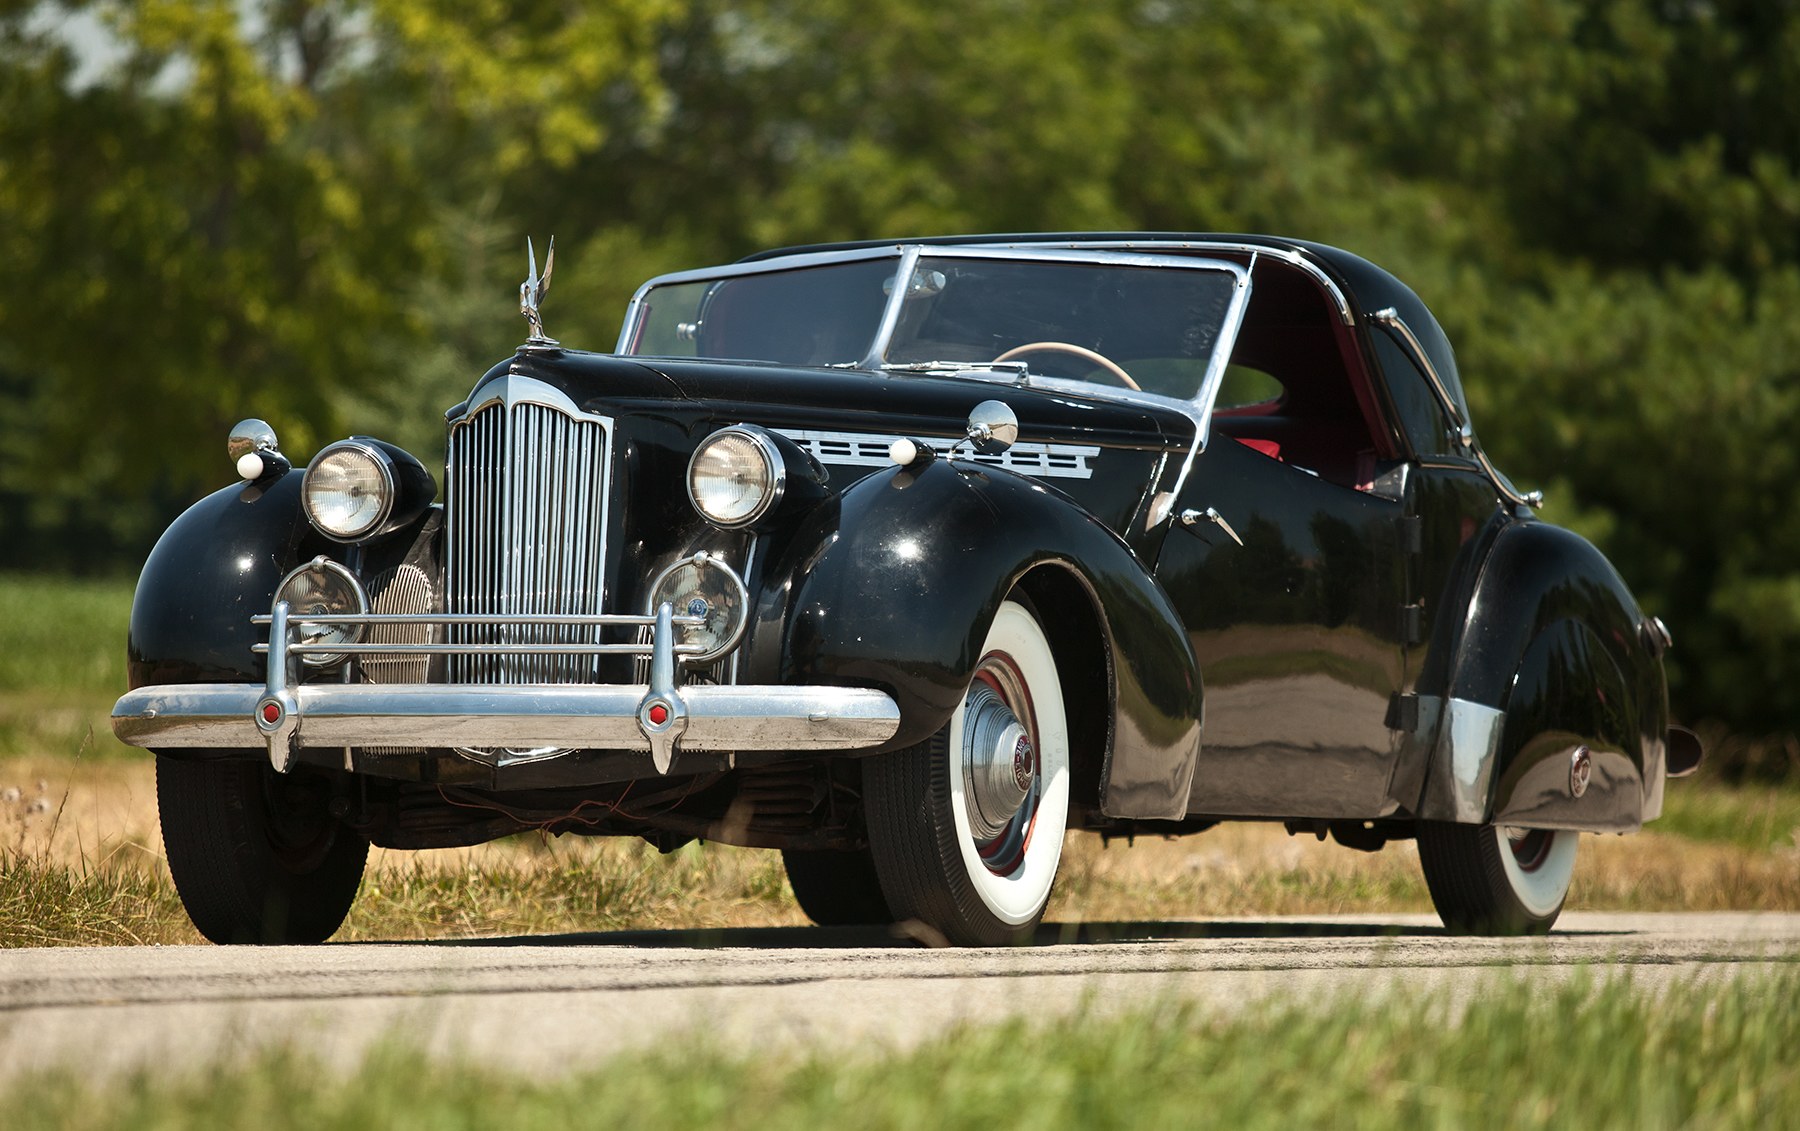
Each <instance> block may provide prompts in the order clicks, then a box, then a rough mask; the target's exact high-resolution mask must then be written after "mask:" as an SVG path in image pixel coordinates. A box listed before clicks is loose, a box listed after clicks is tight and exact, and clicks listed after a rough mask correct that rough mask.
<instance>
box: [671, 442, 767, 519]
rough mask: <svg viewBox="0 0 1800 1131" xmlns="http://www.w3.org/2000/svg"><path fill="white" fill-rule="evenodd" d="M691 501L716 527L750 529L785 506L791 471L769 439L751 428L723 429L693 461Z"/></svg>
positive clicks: (702, 446)
mask: <svg viewBox="0 0 1800 1131" xmlns="http://www.w3.org/2000/svg"><path fill="white" fill-rule="evenodd" d="M687 479H688V497H689V498H690V499H692V500H693V503H694V509H695V510H697V511H699V512H700V517H702V518H704V519H706V521H708V522H710V523H713V524H714V525H716V526H725V527H733V526H745V525H748V524H749V523H752V522H755V521H756V520H757V519H759V518H761V517H762V516H763V515H765V514H767V513H768V511H769V508H771V507H773V506H774V505H775V504H776V503H778V502H780V501H781V493H782V491H783V490H784V489H785V488H786V486H787V467H786V465H785V464H784V463H783V462H782V458H781V450H780V449H779V448H778V447H776V445H775V442H774V440H773V439H772V438H771V437H770V435H769V434H768V433H767V432H765V431H763V430H762V429H761V428H758V427H756V426H754V425H750V424H738V425H734V426H733V427H730V428H723V429H720V430H719V431H717V432H714V433H713V434H712V435H710V436H708V437H707V438H706V439H704V440H702V441H701V442H700V446H699V447H698V448H695V449H694V458H693V459H691V460H689V461H688V474H687Z"/></svg>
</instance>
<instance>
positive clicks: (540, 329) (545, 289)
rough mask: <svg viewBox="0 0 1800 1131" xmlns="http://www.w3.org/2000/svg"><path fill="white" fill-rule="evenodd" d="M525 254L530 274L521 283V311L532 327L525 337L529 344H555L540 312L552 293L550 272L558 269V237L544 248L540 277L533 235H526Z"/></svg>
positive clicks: (553, 238) (552, 239)
mask: <svg viewBox="0 0 1800 1131" xmlns="http://www.w3.org/2000/svg"><path fill="white" fill-rule="evenodd" d="M525 255H526V258H527V259H528V260H529V261H530V265H531V266H530V274H529V275H528V276H527V277H526V279H525V281H524V282H523V283H520V284H519V313H520V314H523V315H524V316H525V322H526V324H527V325H528V326H530V327H531V336H530V337H529V338H526V339H525V344H526V345H528V346H554V345H556V344H557V341H556V339H555V338H552V337H549V336H548V335H546V334H545V333H544V317H543V315H542V314H540V313H539V312H538V307H539V306H540V305H541V304H542V303H543V301H544V296H545V295H546V294H549V293H550V272H551V271H553V270H555V269H556V237H555V236H551V237H550V246H549V247H548V248H546V249H545V250H544V276H543V278H541V279H540V278H538V273H537V252H536V251H534V250H533V249H532V246H531V237H530V236H526V237H525Z"/></svg>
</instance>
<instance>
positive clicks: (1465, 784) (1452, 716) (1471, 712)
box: [1419, 695, 1506, 825]
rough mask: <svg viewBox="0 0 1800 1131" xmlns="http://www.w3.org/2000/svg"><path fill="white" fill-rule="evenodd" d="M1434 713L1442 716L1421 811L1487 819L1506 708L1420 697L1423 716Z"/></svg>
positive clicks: (1437, 816) (1465, 820)
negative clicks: (1503, 709)
mask: <svg viewBox="0 0 1800 1131" xmlns="http://www.w3.org/2000/svg"><path fill="white" fill-rule="evenodd" d="M1434 714H1435V715H1436V716H1437V717H1438V718H1439V719H1440V720H1441V721H1440V722H1439V724H1438V731H1437V741H1436V743H1435V744H1434V745H1433V746H1432V754H1431V764H1430V768H1429V769H1428V770H1427V771H1426V774H1425V795H1424V797H1423V798H1422V799H1421V801H1420V805H1419V816H1421V817H1424V818H1425V819H1427V820H1432V821H1456V822H1458V823H1460V824H1470V825H1479V824H1484V823H1486V821H1487V819H1488V802H1489V799H1490V797H1491V796H1492V793H1493V779H1494V763H1495V760H1496V759H1497V758H1498V757H1499V755H1500V730H1501V727H1502V726H1503V725H1504V724H1505V722H1506V712H1505V711H1502V710H1500V709H1498V708H1495V707H1487V706H1483V705H1482V704H1480V703H1475V702H1471V701H1470V700H1467V699H1454V698H1452V699H1442V700H1440V699H1439V698H1438V697H1436V696H1430V695H1421V696H1419V717H1420V719H1421V721H1423V720H1426V719H1428V718H1430V717H1431V716H1432V715H1434Z"/></svg>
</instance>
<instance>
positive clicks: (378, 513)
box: [300, 440, 394, 542]
mask: <svg viewBox="0 0 1800 1131" xmlns="http://www.w3.org/2000/svg"><path fill="white" fill-rule="evenodd" d="M300 498H301V501H302V505H304V506H305V508H306V517H307V518H308V519H310V520H312V524H313V525H314V526H316V527H318V528H319V530H320V531H322V532H323V533H324V534H326V535H327V536H329V537H332V538H336V539H337V540H338V541H340V542H350V541H354V540H355V539H358V538H361V537H363V536H364V535H365V534H372V533H374V532H375V531H376V530H378V529H380V527H381V524H382V523H383V522H385V521H387V517H388V512H390V511H391V510H393V507H394V464H393V461H392V460H391V459H389V458H388V456H387V453H386V452H383V451H382V450H381V449H380V448H377V447H375V446H373V445H371V444H365V443H361V442H359V441H356V440H343V441H340V442H338V443H336V444H332V445H331V446H330V447H328V448H326V449H324V450H323V451H321V452H320V453H319V454H318V455H316V456H314V457H313V461H312V463H310V464H308V465H307V468H306V478H305V479H304V480H302V481H301V483H300Z"/></svg>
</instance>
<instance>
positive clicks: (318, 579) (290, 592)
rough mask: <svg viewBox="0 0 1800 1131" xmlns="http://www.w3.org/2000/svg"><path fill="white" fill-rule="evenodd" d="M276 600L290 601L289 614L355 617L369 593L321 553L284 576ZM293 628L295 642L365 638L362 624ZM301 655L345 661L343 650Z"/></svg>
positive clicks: (321, 662) (322, 662)
mask: <svg viewBox="0 0 1800 1131" xmlns="http://www.w3.org/2000/svg"><path fill="white" fill-rule="evenodd" d="M307 474H308V475H311V472H310V471H309V472H308V473H307ZM275 600H277V601H286V602H287V603H288V615H289V616H290V617H353V616H363V615H364V614H366V613H367V612H368V611H369V598H368V595H367V594H365V593H364V592H363V587H362V585H361V584H360V583H358V582H357V580H356V575H355V574H353V573H351V572H350V571H349V570H347V569H345V568H344V567H343V566H341V565H339V564H338V563H336V562H334V561H331V560H330V559H328V558H322V557H320V558H314V559H313V560H312V561H310V562H308V563H306V564H305V565H303V566H301V567H300V568H299V569H297V570H295V571H294V572H292V573H290V574H288V575H287V576H286V577H284V578H282V579H281V584H280V586H278V587H277V588H276V590H275ZM288 623H289V624H293V621H291V620H290V621H289V622H288ZM293 632H294V643H296V644H326V645H330V644H354V643H356V642H357V641H358V640H360V639H362V628H361V627H360V626H357V625H339V624H298V625H294V627H293ZM300 658H301V659H302V660H304V661H305V662H306V663H308V664H311V665H312V666H313V667H317V668H325V667H330V666H331V665H333V664H336V663H340V662H342V661H343V659H344V654H343V653H342V652H303V653H301V657H300Z"/></svg>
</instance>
